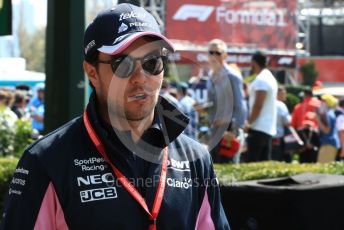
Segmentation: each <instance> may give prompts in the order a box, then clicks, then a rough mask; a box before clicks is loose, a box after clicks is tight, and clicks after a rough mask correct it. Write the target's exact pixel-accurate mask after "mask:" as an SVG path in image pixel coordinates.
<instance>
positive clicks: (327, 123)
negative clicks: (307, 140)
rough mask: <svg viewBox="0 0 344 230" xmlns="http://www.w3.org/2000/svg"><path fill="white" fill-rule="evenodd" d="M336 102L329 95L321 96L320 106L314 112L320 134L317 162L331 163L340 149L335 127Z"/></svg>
mask: <svg viewBox="0 0 344 230" xmlns="http://www.w3.org/2000/svg"><path fill="white" fill-rule="evenodd" d="M337 103H338V100H337V99H336V98H335V97H334V96H332V95H331V94H323V95H321V104H320V107H319V108H318V109H317V111H316V119H317V122H318V126H319V133H320V144H321V145H320V149H319V153H318V162H321V163H325V162H332V161H334V160H335V159H336V156H337V153H338V149H339V148H340V144H339V138H338V131H337V127H336V115H335V113H334V109H335V108H336V106H337Z"/></svg>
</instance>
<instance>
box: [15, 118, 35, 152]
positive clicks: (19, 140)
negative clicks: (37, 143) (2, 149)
mask: <svg viewBox="0 0 344 230" xmlns="http://www.w3.org/2000/svg"><path fill="white" fill-rule="evenodd" d="M15 125H16V130H15V134H14V144H13V153H14V155H15V156H18V157H19V156H21V154H22V153H23V152H24V150H25V149H26V148H27V146H28V145H29V144H31V143H32V142H33V139H32V135H33V129H32V126H31V123H30V122H28V121H26V120H17V122H16V124H15Z"/></svg>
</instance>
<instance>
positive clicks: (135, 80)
mask: <svg viewBox="0 0 344 230" xmlns="http://www.w3.org/2000/svg"><path fill="white" fill-rule="evenodd" d="M161 49H162V47H161V43H158V42H148V41H147V40H146V39H144V38H140V39H138V40H137V41H135V42H134V43H133V44H132V45H131V46H130V47H129V48H127V49H126V50H125V51H124V52H123V53H122V54H121V55H129V56H131V57H134V58H142V57H147V56H149V54H151V53H152V54H157V53H158V54H159V53H161ZM116 56H118V55H116ZM110 59H111V56H110V55H107V54H104V53H100V55H99V60H102V61H107V60H110ZM122 63H123V62H122ZM134 63H135V68H134V71H133V73H132V74H131V75H130V76H129V77H127V78H120V77H118V75H116V72H115V73H113V71H112V68H111V65H109V64H104V63H99V64H98V65H99V66H98V72H97V74H98V77H97V78H96V80H95V82H92V84H93V85H94V87H95V90H96V92H97V97H98V101H99V102H100V103H101V104H103V106H102V107H103V108H107V110H108V111H107V112H108V115H109V117H110V120H111V119H113V118H115V119H118V118H119V119H120V120H123V119H124V120H127V121H141V120H143V119H145V118H147V117H149V116H152V114H153V111H154V107H155V105H156V103H157V99H158V95H159V91H160V87H161V83H162V79H163V74H164V72H163V71H162V72H161V73H160V74H157V75H152V74H148V73H146V72H145V71H144V70H143V69H142V66H141V62H140V61H136V62H134ZM120 65H124V64H120ZM119 68H121V67H119Z"/></svg>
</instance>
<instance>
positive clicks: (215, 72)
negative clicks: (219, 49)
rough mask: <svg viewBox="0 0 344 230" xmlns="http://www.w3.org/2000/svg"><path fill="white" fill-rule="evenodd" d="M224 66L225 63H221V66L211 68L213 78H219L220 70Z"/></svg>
mask: <svg viewBox="0 0 344 230" xmlns="http://www.w3.org/2000/svg"><path fill="white" fill-rule="evenodd" d="M225 66H226V63H222V64H221V65H216V66H213V68H212V70H213V75H214V76H219V75H220V73H221V70H222V69H223V68H224V67H225Z"/></svg>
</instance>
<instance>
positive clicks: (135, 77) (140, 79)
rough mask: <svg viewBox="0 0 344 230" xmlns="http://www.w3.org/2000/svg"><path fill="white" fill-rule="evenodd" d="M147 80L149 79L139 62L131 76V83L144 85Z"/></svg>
mask: <svg viewBox="0 0 344 230" xmlns="http://www.w3.org/2000/svg"><path fill="white" fill-rule="evenodd" d="M146 79H147V76H146V74H145V72H144V70H143V69H142V66H141V62H140V61H137V62H136V66H135V70H134V72H133V73H132V75H131V76H130V81H131V82H132V83H133V84H142V83H144V82H145V81H146Z"/></svg>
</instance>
